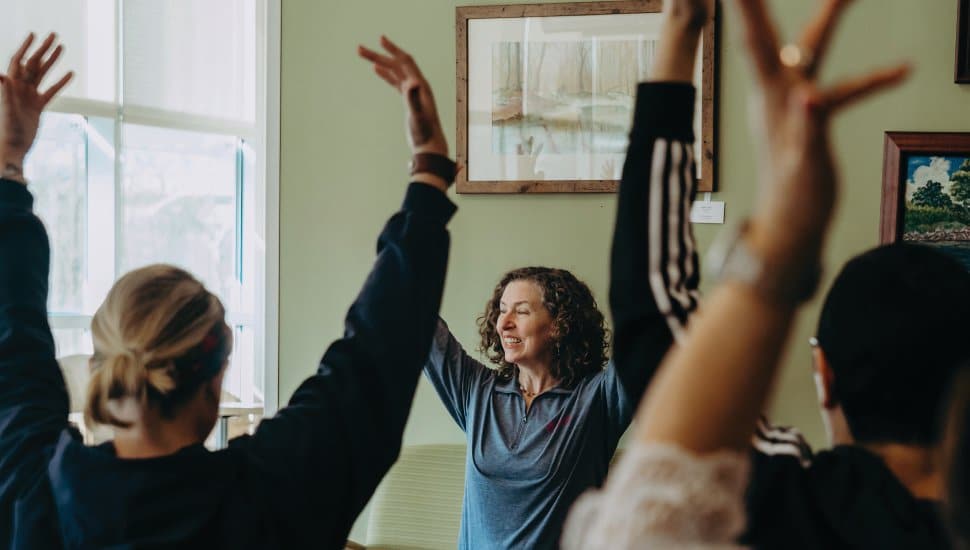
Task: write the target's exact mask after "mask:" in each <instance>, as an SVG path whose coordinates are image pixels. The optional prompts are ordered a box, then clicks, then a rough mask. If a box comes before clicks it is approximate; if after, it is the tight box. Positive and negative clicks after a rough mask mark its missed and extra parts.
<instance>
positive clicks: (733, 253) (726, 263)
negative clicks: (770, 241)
mask: <svg viewBox="0 0 970 550" xmlns="http://www.w3.org/2000/svg"><path fill="white" fill-rule="evenodd" d="M748 228H749V223H748V222H747V220H745V221H742V222H741V223H740V224H736V225H734V226H728V227H727V228H725V231H722V232H721V234H719V235H718V237H717V239H716V240H715V241H714V243H713V244H712V245H711V248H710V249H709V250H708V252H707V268H708V271H709V272H710V273H711V275H712V276H713V277H714V278H715V280H718V281H736V282H739V283H742V284H744V285H746V286H748V287H750V288H751V289H752V290H754V291H755V292H756V293H757V294H759V295H761V296H762V297H764V298H765V299H767V300H769V301H771V302H773V303H780V304H800V303H802V302H805V301H807V300H809V299H810V298H811V297H812V296H813V295H814V294H815V291H816V290H817V289H818V284H819V281H820V280H821V278H822V267H821V265H820V264H819V263H818V262H817V261H816V262H815V264H814V265H813V266H811V267H809V268H807V269H799V270H797V271H794V270H792V269H791V268H788V267H787V266H773V265H771V264H770V263H769V262H768V261H766V260H765V259H764V258H762V257H760V256H759V255H758V254H756V253H755V252H754V251H753V250H752V249H751V248H750V246H748V242H747V240H746V239H745V236H746V234H747V232H748Z"/></svg>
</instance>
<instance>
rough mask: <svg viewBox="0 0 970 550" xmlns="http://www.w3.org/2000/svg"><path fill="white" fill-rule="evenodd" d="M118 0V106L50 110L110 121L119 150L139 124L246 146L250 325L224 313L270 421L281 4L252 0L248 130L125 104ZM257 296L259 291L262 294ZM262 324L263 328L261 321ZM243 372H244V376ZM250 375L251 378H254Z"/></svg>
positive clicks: (86, 318)
mask: <svg viewBox="0 0 970 550" xmlns="http://www.w3.org/2000/svg"><path fill="white" fill-rule="evenodd" d="M123 3H124V1H123V0H115V29H114V32H115V36H114V42H115V44H116V48H115V52H116V57H115V63H114V66H115V78H116V86H117V89H116V94H117V98H118V99H117V104H114V103H111V102H105V101H98V100H88V99H81V98H71V97H60V98H57V99H55V100H54V101H52V102H51V104H50V105H49V107H48V109H47V110H48V111H50V112H55V113H63V114H70V115H81V116H86V117H100V118H106V119H111V120H114V121H116V123H115V125H114V127H115V135H114V140H115V149H116V151H120V150H122V149H123V147H124V136H123V131H122V129H123V124H122V123H125V124H140V125H146V126H152V127H158V128H170V129H177V130H189V131H197V132H208V133H215V134H224V135H231V136H236V137H239V138H242V139H243V140H245V142H246V143H249V144H252V146H253V148H254V149H255V150H256V151H257V154H256V160H255V165H256V176H255V178H254V182H255V186H256V189H255V197H256V205H255V207H256V212H257V215H256V217H257V224H260V223H259V222H260V218H262V220H261V221H262V224H261V225H262V227H263V230H264V241H263V242H262V243H255V242H251V243H246V246H247V248H249V249H252V248H253V247H258V246H260V245H262V249H263V250H262V256H263V262H262V265H257V267H256V271H257V276H256V282H255V283H254V284H255V287H256V289H257V297H256V310H255V312H254V315H255V316H256V317H257V318H256V319H238V318H234V315H233V314H232V313H230V314H229V315H228V319H227V322H228V323H229V325H230V326H235V325H237V324H241V323H245V324H247V325H249V326H252V327H254V328H257V329H258V331H257V335H256V357H255V358H254V360H256V361H262V363H263V372H264V380H263V409H264V414H265V415H267V416H268V415H271V414H273V413H275V412H276V410H277V409H278V408H279V250H280V247H279V202H280V196H279V172H280V170H279V164H280V54H281V45H280V40H281V0H257V1H256V83H257V88H256V120H255V124H254V125H252V126H249V125H245V124H240V123H238V122H235V121H231V120H225V119H220V118H214V117H205V116H198V115H183V114H179V113H171V112H166V111H162V110H157V109H150V108H144V107H132V106H124V101H123V93H124V80H123V74H124V73H123V60H122V57H121V47H120V46H119V45H120V44H121V43H122V40H123V35H122V33H123V28H124V20H123V18H122V15H123V14H122V10H123V7H122V6H123ZM120 163H121V155H115V167H114V169H115V182H114V189H115V200H114V205H115V207H114V210H115V212H114V218H115V224H114V227H115V235H114V255H113V257H112V259H111V265H110V269H111V270H113V271H114V273H113V275H114V277H113V279H117V278H118V277H119V276H121V275H122V273H119V272H118V268H117V259H118V258H119V257H120V256H121V250H120V246H121V242H122V240H121V238H120V232H121V227H122V224H121V223H118V220H120V219H122V214H123V201H122V196H121V182H120V178H121V174H122V170H121V166H120ZM260 290H262V292H260ZM48 320H49V323H50V327H51V329H55V330H56V329H83V330H90V327H91V316H90V315H83V314H63V313H53V314H50V315H49V316H48ZM260 320H261V321H262V322H260ZM245 374H246V373H243V375H244V376H245ZM249 374H250V379H252V378H251V375H252V373H249Z"/></svg>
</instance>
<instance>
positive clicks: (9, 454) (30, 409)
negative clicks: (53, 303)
mask: <svg viewBox="0 0 970 550" xmlns="http://www.w3.org/2000/svg"><path fill="white" fill-rule="evenodd" d="M32 207H33V197H32V196H31V194H30V192H29V191H27V188H26V187H25V186H24V185H23V184H21V183H18V182H15V181H11V180H0V546H3V547H5V548H27V547H29V546H28V545H27V544H23V545H21V544H20V541H26V540H28V539H29V540H30V541H33V542H35V543H38V544H43V545H55V544H56V541H57V540H58V538H59V537H58V536H57V530H56V528H52V527H54V526H55V525H56V518H55V517H54V516H53V514H52V511H53V510H52V509H51V499H50V490H49V486H48V485H47V475H46V474H47V464H48V462H49V461H50V458H51V455H52V453H53V449H54V444H55V443H56V441H57V439H58V437H59V435H60V434H61V432H62V431H63V430H64V429H65V428H66V427H67V414H68V407H69V402H68V397H67V389H66V387H65V385H64V379H63V377H62V376H61V371H60V369H59V368H58V366H57V361H56V360H55V358H54V340H53V338H52V336H51V331H50V328H49V327H48V324H47V284H48V283H47V279H48V271H49V269H50V245H49V243H48V241H47V233H46V231H45V230H44V226H43V224H41V222H40V220H39V219H37V217H36V216H35V215H34V214H33V212H32ZM36 547H40V546H39V545H38V546H36Z"/></svg>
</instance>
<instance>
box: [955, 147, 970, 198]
mask: <svg viewBox="0 0 970 550" xmlns="http://www.w3.org/2000/svg"><path fill="white" fill-rule="evenodd" d="M950 181H952V182H953V187H951V188H950V194H952V195H953V198H954V199H956V202H959V203H962V204H964V205H965V206H970V158H966V159H964V160H963V164H961V165H960V169H959V170H957V171H956V172H954V173H953V175H952V176H950Z"/></svg>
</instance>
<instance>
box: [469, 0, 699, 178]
mask: <svg viewBox="0 0 970 550" xmlns="http://www.w3.org/2000/svg"><path fill="white" fill-rule="evenodd" d="M661 7H662V1H661V0H628V1H621V2H572V3H554V4H515V5H494V6H472V7H459V8H457V9H456V17H457V19H456V34H457V43H456V48H457V53H458V63H457V79H458V83H457V84H458V104H457V121H458V131H457V137H458V139H457V144H458V147H457V149H458V151H457V157H458V163H459V164H461V165H464V166H465V169H464V170H462V171H461V172H460V173H459V175H458V178H457V190H458V192H459V193H554V192H571V193H581V192H611V191H615V190H616V189H617V186H618V183H619V179H620V173H621V171H622V169H623V161H624V158H625V156H626V146H627V139H628V133H629V131H630V123H631V122H632V120H633V108H634V103H635V100H636V90H637V84H638V83H639V82H642V81H643V80H644V79H645V78H646V76H647V75H648V74H649V72H650V68H651V65H652V63H653V58H654V55H655V51H656V46H657V39H658V37H659V31H660V23H661V14H660V11H661ZM714 33H715V30H714V25H708V26H707V27H706V31H705V33H704V35H703V37H702V40H701V42H702V44H701V47H700V48H698V53H697V55H698V61H697V69H696V75H695V85H696V86H697V101H696V108H695V111H696V114H695V134H696V136H697V141H696V147H695V151H694V159H695V163H696V165H697V169H698V179H699V190H701V191H711V190H713V187H714V161H715V144H714V128H713V124H714V80H715V67H714V52H715V47H714V46H715V36H714Z"/></svg>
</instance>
